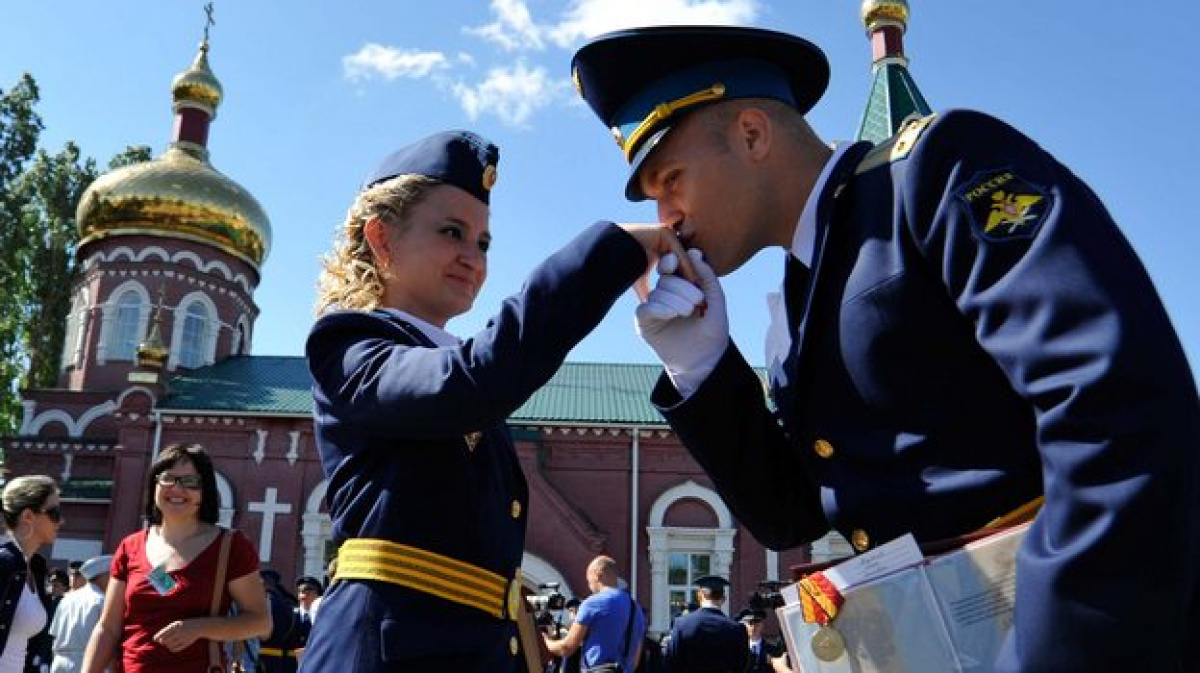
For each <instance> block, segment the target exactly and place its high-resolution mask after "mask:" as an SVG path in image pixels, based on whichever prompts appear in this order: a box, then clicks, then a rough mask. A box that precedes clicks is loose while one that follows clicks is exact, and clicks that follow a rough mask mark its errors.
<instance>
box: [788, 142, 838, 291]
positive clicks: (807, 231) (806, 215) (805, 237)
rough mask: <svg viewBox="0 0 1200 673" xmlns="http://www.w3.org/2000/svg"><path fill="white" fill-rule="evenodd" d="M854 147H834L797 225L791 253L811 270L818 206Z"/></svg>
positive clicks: (814, 184)
mask: <svg viewBox="0 0 1200 673" xmlns="http://www.w3.org/2000/svg"><path fill="white" fill-rule="evenodd" d="M853 145H854V143H846V142H839V143H837V144H835V145H834V146H833V154H832V155H830V157H829V161H826V162H825V166H824V167H823V168H822V169H821V174H820V175H818V176H817V181H816V182H814V183H813V188H812V191H811V192H809V193H808V200H807V201H805V202H804V210H803V211H802V212H801V213H800V223H799V224H797V225H796V233H795V234H794V235H793V236H792V247H791V248H790V252H791V254H792V255H793V256H794V257H795V258H796V259H798V260H800V261H801V262H803V263H804V265H805V266H807V267H809V268H812V254H813V241H814V237H815V236H816V233H817V204H818V203H820V201H821V194H822V192H824V191H825V183H826V182H828V181H829V178H830V176H831V175H832V174H833V167H834V166H837V165H838V162H839V161H840V160H841V158H842V155H843V154H845V153H846V150H848V149H850V147H851V146H853Z"/></svg>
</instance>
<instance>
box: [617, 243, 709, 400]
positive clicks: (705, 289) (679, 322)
mask: <svg viewBox="0 0 1200 673" xmlns="http://www.w3.org/2000/svg"><path fill="white" fill-rule="evenodd" d="M688 256H689V257H691V260H692V267H693V268H695V270H696V275H697V277H698V280H699V287H697V286H696V285H693V284H692V283H690V282H688V281H686V280H684V279H683V278H681V277H679V276H676V275H674V274H675V271H676V270H677V268H678V266H679V264H678V263H679V260H678V259H676V258H675V255H673V254H667V255H663V257H662V259H660V260H659V262H658V272H659V274H660V275H659V277H658V283H657V284H656V285H655V286H654V290H652V291H651V292H650V294H649V295H647V297H646V301H644V302H642V303H641V304H639V305H638V307H637V310H636V311H635V312H634V316H635V318H636V326H637V333H638V336H640V337H642V339H643V340H645V342H646V343H648V344H650V348H652V349H654V352H655V353H656V354H658V358H659V359H660V360H662V362H663V365H664V366H665V367H666V369H667V375H668V376H670V377H671V382H672V383H674V384H675V388H676V390H678V391H679V394H680V395H681V396H682V397H683V398H684V399H687V398H688V397H691V395H692V393H694V392H696V390H697V389H699V387H700V384H701V383H703V382H704V379H706V378H708V375H709V374H711V373H712V370H713V368H714V367H716V366H717V362H718V361H719V360H720V359H721V355H722V354H723V353H724V352H725V348H726V347H727V346H728V345H729V317H728V316H727V315H726V313H725V292H724V291H722V290H721V283H720V281H719V280H717V274H716V273H715V272H714V271H713V270H712V267H711V266H709V265H708V264H707V263H706V262H705V261H704V253H702V252H700V250H698V249H696V248H692V249H690V250H688ZM702 302H707V304H708V306H707V308H705V309H704V310H703V311H702V312H701V311H697V307H698V306H700V305H701V303H702Z"/></svg>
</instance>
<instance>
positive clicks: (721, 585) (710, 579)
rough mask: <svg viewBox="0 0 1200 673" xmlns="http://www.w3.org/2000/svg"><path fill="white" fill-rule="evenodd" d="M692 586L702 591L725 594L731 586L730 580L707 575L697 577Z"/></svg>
mask: <svg viewBox="0 0 1200 673" xmlns="http://www.w3.org/2000/svg"><path fill="white" fill-rule="evenodd" d="M692 584H695V585H696V586H697V587H699V588H701V589H706V590H708V591H715V592H718V593H722V594H723V593H725V587H727V586H729V580H727V579H725V578H724V577H717V576H716V575H705V576H704V577H697V578H696V580H695V581H694V582H692Z"/></svg>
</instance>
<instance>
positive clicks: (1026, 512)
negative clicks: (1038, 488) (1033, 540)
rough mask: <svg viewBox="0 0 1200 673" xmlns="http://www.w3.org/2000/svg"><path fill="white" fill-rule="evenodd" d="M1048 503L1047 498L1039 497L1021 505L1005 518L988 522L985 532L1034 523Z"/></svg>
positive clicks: (1001, 517)
mask: <svg viewBox="0 0 1200 673" xmlns="http://www.w3.org/2000/svg"><path fill="white" fill-rule="evenodd" d="M1045 502H1046V496H1044V495H1039V496H1038V497H1036V498H1034V499H1033V500H1030V501H1029V502H1027V503H1025V504H1024V505H1021V506H1020V507H1018V508H1016V509H1014V510H1013V511H1011V512H1009V513H1008V514H1005V515H1004V516H999V517H996V518H995V519H993V520H991V521H990V522H988V525H986V526H984V527H983V530H994V529H998V528H1008V527H1009V526H1016V525H1017V524H1022V523H1026V522H1029V521H1033V519H1034V517H1036V516H1037V514H1038V512H1039V511H1040V510H1041V509H1042V504H1043V503H1045Z"/></svg>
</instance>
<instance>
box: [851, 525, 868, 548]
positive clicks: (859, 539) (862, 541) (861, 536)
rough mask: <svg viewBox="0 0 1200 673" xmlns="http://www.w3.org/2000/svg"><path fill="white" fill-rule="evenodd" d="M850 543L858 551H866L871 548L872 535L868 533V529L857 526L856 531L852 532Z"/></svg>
mask: <svg viewBox="0 0 1200 673" xmlns="http://www.w3.org/2000/svg"><path fill="white" fill-rule="evenodd" d="M850 544H852V545H854V548H855V549H857V550H858V551H866V550H868V549H870V548H871V536H870V535H867V531H865V530H863V529H861V528H855V529H854V532H852V533H850Z"/></svg>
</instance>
